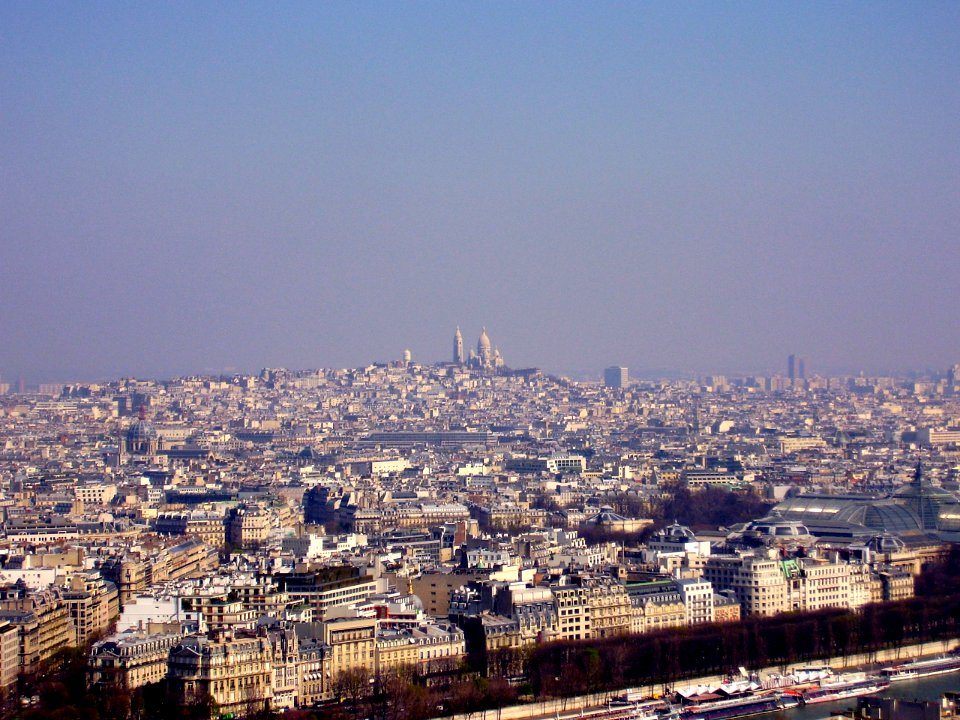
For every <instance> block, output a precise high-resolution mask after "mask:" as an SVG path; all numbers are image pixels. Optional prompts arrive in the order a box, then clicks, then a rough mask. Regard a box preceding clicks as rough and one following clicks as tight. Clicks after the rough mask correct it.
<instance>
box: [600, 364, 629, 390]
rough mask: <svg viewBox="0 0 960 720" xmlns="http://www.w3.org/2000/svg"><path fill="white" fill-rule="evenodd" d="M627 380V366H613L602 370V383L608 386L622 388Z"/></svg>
mask: <svg viewBox="0 0 960 720" xmlns="http://www.w3.org/2000/svg"><path fill="white" fill-rule="evenodd" d="M627 382H628V377H627V368H625V367H617V366H613V367H608V368H607V369H606V370H604V371H603V384H604V385H606V386H607V387H608V388H615V389H617V390H622V389H623V388H625V387H626V386H627Z"/></svg>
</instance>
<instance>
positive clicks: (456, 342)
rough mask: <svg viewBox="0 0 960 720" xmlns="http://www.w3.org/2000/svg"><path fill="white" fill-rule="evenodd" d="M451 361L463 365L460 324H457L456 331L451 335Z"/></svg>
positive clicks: (464, 358) (464, 359)
mask: <svg viewBox="0 0 960 720" xmlns="http://www.w3.org/2000/svg"><path fill="white" fill-rule="evenodd" d="M453 361H454V362H455V363H456V364H457V365H463V363H464V362H465V361H466V357H465V356H464V354H463V335H461V334H460V326H459V325H457V332H456V333H455V334H454V336H453Z"/></svg>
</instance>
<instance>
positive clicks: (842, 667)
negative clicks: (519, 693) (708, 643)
mask: <svg viewBox="0 0 960 720" xmlns="http://www.w3.org/2000/svg"><path fill="white" fill-rule="evenodd" d="M958 643H960V639H956V638H955V639H951V640H943V641H936V642H927V643H921V644H917V645H904V646H902V647H899V648H889V649H887V650H878V651H876V652H871V653H860V654H854V655H841V656H837V657H833V658H827V659H824V660H819V661H816V662H811V663H794V664H791V665H788V666H786V667H784V666H781V665H774V666H770V667H765V668H759V669H756V670H753V669H752V668H751V670H753V671H754V672H757V673H758V674H759V675H760V676H761V677H765V676H766V675H768V674H770V673H780V672H784V671H789V670H790V669H792V668H795V667H800V666H801V665H808V666H809V665H817V666H821V665H823V666H828V667H831V668H833V669H834V670H837V671H841V672H842V671H850V670H865V671H871V670H876V669H877V668H879V667H882V666H884V665H888V664H890V663H894V662H897V661H902V660H909V659H913V658H919V657H927V656H936V655H940V654H943V653H945V652H948V651H949V650H952V649H953V648H955V647H957V645H958ZM726 679H727V678H726V676H725V675H709V676H705V677H699V678H685V679H684V680H682V681H679V682H678V683H677V685H683V686H686V685H717V684H720V683H722V682H724V681H726ZM663 689H664V688H663V686H662V685H660V684H657V685H644V686H640V687H632V688H622V689H619V690H611V691H606V692H602V693H593V694H590V695H578V696H576V697H569V698H557V699H551V700H543V701H540V702H535V703H527V704H524V705H510V706H507V707H502V708H494V709H492V710H481V711H477V712H473V713H461V714H459V715H454V716H452V718H450V720H536V719H537V718H545V719H546V718H553V719H554V720H570V719H572V718H578V717H580V715H581V713H582V712H586V711H589V710H595V709H597V708H601V707H605V706H606V705H607V703H609V702H610V701H611V700H612V699H614V698H615V697H616V696H622V695H623V694H624V693H626V692H632V693H638V694H641V695H643V696H645V697H655V696H658V695H660V694H661V693H662V692H663ZM788 712H791V711H788ZM826 716H827V714H825V715H823V717H826Z"/></svg>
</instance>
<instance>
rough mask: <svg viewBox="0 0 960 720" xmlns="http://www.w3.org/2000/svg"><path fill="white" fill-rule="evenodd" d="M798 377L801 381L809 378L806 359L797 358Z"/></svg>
mask: <svg viewBox="0 0 960 720" xmlns="http://www.w3.org/2000/svg"><path fill="white" fill-rule="evenodd" d="M797 377H798V378H799V379H801V380H806V378H807V360H806V358H797Z"/></svg>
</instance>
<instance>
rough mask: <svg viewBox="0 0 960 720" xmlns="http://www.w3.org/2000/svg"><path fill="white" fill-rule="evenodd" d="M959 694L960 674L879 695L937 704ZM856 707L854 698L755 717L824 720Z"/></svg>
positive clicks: (911, 682)
mask: <svg viewBox="0 0 960 720" xmlns="http://www.w3.org/2000/svg"><path fill="white" fill-rule="evenodd" d="M949 691H953V692H960V672H953V673H947V674H946V675H934V676H932V677H927V678H920V679H918V680H907V681H904V682H898V683H893V684H892V685H891V686H890V687H888V688H887V689H886V690H884V691H883V692H882V693H879V695H881V696H883V697H896V698H902V699H905V700H939V699H940V698H941V697H943V694H944V693H945V692H949ZM856 706H857V698H847V699H846V700H838V701H836V702H832V703H819V704H816V705H807V706H804V707H798V708H793V709H791V710H784V711H780V712H775V713H765V714H763V715H756V716H754V717H756V718H759V719H760V720H824V718H828V717H830V716H831V715H834V714H836V713H839V712H841V711H843V710H846V709H847V708H852V707H856Z"/></svg>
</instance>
